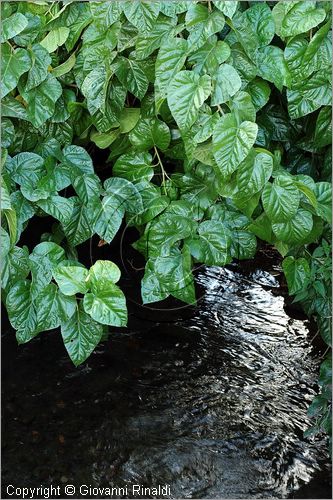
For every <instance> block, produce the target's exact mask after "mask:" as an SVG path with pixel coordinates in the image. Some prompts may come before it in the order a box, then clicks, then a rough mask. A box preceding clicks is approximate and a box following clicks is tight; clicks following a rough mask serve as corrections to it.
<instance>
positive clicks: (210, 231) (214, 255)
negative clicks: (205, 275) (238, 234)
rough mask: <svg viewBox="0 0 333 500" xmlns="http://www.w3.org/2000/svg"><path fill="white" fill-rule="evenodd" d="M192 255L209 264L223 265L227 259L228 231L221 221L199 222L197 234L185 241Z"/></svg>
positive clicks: (229, 238)
mask: <svg viewBox="0 0 333 500" xmlns="http://www.w3.org/2000/svg"><path fill="white" fill-rule="evenodd" d="M187 245H188V246H189V249H190V252H191V254H192V255H193V257H194V258H195V259H196V260H197V261H198V262H201V263H203V264H206V265H209V266H224V265H225V264H226V263H227V262H228V260H229V255H230V254H229V249H230V245H231V234H230V231H229V230H228V229H227V228H226V226H225V225H224V224H223V223H222V222H218V221H216V220H214V221H204V222H201V224H199V227H198V236H196V237H194V238H192V239H191V240H188V241H187Z"/></svg>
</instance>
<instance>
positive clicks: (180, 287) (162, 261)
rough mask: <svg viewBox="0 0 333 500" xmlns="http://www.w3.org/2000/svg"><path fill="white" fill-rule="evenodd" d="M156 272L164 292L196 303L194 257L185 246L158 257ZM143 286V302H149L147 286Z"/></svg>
mask: <svg viewBox="0 0 333 500" xmlns="http://www.w3.org/2000/svg"><path fill="white" fill-rule="evenodd" d="M154 274H155V276H156V278H157V280H158V282H159V286H160V287H161V289H162V290H163V293H167V295H170V294H171V295H173V296H174V297H176V298H177V299H179V300H182V301H183V302H186V303H188V304H193V303H195V288H194V279H193V274H192V259H191V256H190V254H189V252H188V251H186V249H185V248H184V249H183V251H182V252H180V251H178V252H175V254H174V255H172V256H165V257H157V259H155V261H154ZM144 285H145V282H143V286H142V288H141V294H142V298H143V302H144V303H147V302H149V296H147V294H146V287H145V286H144Z"/></svg>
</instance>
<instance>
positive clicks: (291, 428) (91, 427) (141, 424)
mask: <svg viewBox="0 0 333 500" xmlns="http://www.w3.org/2000/svg"><path fill="white" fill-rule="evenodd" d="M274 274H275V273H271V272H267V271H263V270H260V269H257V268H255V267H253V268H252V270H250V271H248V272H246V273H244V272H242V270H241V269H240V268H239V267H237V266H236V265H235V266H231V267H229V268H228V269H220V268H209V269H207V268H202V269H200V270H199V271H198V273H197V278H196V279H197V285H198V288H199V290H200V292H201V296H202V299H201V300H200V301H199V303H198V306H197V307H196V308H190V309H188V310H185V311H184V312H183V313H182V315H181V317H179V315H178V316H177V318H176V319H177V320H176V321H175V322H172V321H170V320H172V319H173V317H172V316H173V313H172V312H170V313H168V312H155V313H154V314H153V313H151V312H150V311H149V310H146V311H145V310H144V309H142V308H141V309H140V310H139V308H137V309H136V310H135V311H134V313H133V314H132V316H131V322H130V327H129V328H128V330H126V331H125V330H124V331H122V332H117V333H114V332H113V333H111V335H110V338H109V340H108V341H106V342H104V343H103V344H101V345H100V346H99V347H98V348H97V349H96V351H95V353H94V354H93V356H92V357H91V358H90V359H89V360H88V362H87V363H85V365H84V366H82V367H80V368H78V369H75V368H74V367H73V366H72V365H71V362H70V361H69V359H68V357H67V355H66V353H65V351H64V348H63V345H62V342H61V336H60V335H59V333H58V332H49V333H46V334H43V335H40V336H39V337H38V338H36V339H35V340H34V341H33V342H31V343H30V344H27V345H24V346H20V347H17V346H16V343H15V339H14V334H13V332H12V331H8V332H7V333H6V334H5V335H4V339H3V346H2V347H3V348H2V351H3V384H2V385H3V391H4V396H3V411H4V417H3V422H4V430H3V446H4V450H3V488H4V489H5V488H6V485H7V484H14V485H16V486H23V485H24V486H31V487H34V486H40V485H41V484H43V485H47V484H51V483H52V484H66V483H70V484H74V485H76V486H79V485H80V484H86V485H92V486H100V487H101V486H110V485H112V486H118V487H121V486H126V485H127V486H128V488H129V490H130V487H131V485H133V484H142V485H144V486H157V485H165V484H170V485H171V494H170V495H169V497H171V498H330V489H329V459H328V457H327V454H326V443H325V441H324V440H323V439H322V440H321V439H312V440H310V439H308V440H306V439H304V437H303V431H304V430H305V429H306V428H307V426H308V424H309V422H308V420H307V417H306V410H307V407H308V405H309V402H310V401H311V399H312V398H313V396H314V394H315V390H316V386H315V380H316V374H317V371H318V363H319V360H318V354H315V353H314V352H313V348H312V347H311V342H310V339H309V335H308V329H307V326H306V323H305V322H304V321H301V320H297V319H291V318H290V317H289V316H288V315H287V314H286V313H285V311H284V307H283V306H284V304H283V301H284V299H283V297H282V296H281V295H279V293H280V292H279V283H278V281H277V279H276V278H275V276H274ZM150 314H151V317H153V321H155V322H149V321H147V318H148V319H149V317H150V316H149V315H150ZM140 317H141V318H142V319H140ZM158 318H160V319H159V322H156V320H157V319H158ZM299 495H302V496H299ZM309 495H311V496H309ZM312 495H314V496H312ZM129 496H130V497H131V496H132V495H129ZM79 497H80V495H77V498H79ZM2 498H6V495H5V494H3V496H2ZM99 498H103V496H102V495H101V496H99Z"/></svg>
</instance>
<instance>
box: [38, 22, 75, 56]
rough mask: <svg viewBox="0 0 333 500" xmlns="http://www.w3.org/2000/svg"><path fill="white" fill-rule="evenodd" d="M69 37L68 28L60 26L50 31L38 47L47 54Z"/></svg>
mask: <svg viewBox="0 0 333 500" xmlns="http://www.w3.org/2000/svg"><path fill="white" fill-rule="evenodd" d="M68 35H69V28H67V27H66V26H61V27H60V28H55V29H54V30H51V31H50V32H49V33H48V34H47V35H46V37H45V38H43V40H42V41H41V42H40V45H41V46H42V47H44V49H46V50H47V51H48V52H49V53H52V52H54V51H55V50H57V48H58V47H61V45H63V44H64V43H65V42H66V40H67V38H68Z"/></svg>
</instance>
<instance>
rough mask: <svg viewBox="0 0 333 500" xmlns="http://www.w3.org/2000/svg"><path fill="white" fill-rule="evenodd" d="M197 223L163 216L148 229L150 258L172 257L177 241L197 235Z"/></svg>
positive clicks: (171, 216)
mask: <svg viewBox="0 0 333 500" xmlns="http://www.w3.org/2000/svg"><path fill="white" fill-rule="evenodd" d="M195 230H196V223H195V222H194V221H193V220H190V219H188V218H187V217H184V216H181V215H174V214H170V215H168V214H166V215H164V214H162V215H160V216H159V217H158V219H156V221H154V222H153V223H152V225H151V226H150V227H149V229H148V252H149V257H158V256H165V255H170V251H171V248H172V247H173V246H174V244H175V243H176V242H177V241H180V240H182V239H184V238H187V237H189V236H192V235H194V234H195Z"/></svg>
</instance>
